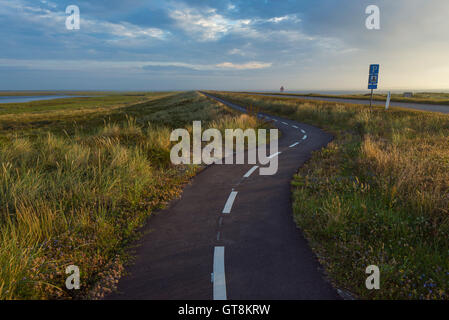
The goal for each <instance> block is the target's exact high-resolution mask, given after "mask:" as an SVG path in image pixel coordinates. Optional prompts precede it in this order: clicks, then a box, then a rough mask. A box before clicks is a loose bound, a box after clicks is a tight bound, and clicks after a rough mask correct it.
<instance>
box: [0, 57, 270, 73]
mask: <svg viewBox="0 0 449 320" xmlns="http://www.w3.org/2000/svg"><path fill="white" fill-rule="evenodd" d="M0 67H10V68H21V69H23V68H25V69H29V70H46V71H83V70H84V71H96V70H97V71H98V70H102V71H113V70H127V71H133V72H138V71H141V70H175V69H180V70H181V69H182V70H186V69H190V70H194V71H195V70H196V71H216V70H254V69H263V68H268V67H271V63H264V62H257V61H252V62H247V63H242V64H235V63H232V62H222V63H218V64H191V63H185V62H179V61H104V60H31V59H28V60H25V59H1V58H0Z"/></svg>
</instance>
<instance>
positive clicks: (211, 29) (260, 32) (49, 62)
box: [0, 0, 449, 90]
mask: <svg viewBox="0 0 449 320" xmlns="http://www.w3.org/2000/svg"><path fill="white" fill-rule="evenodd" d="M72 4H73V5H77V6H79V8H80V10H81V29H80V30H67V29H66V27H65V20H66V14H65V9H66V7H67V6H68V5H72ZM370 4H375V5H378V6H379V7H380V10H381V30H378V31H376V30H367V29H366V28H365V19H366V17H367V15H366V14H365V8H366V7H367V6H368V5H370ZM0 48H1V49H0V90H15V89H17V90H26V89H29V90H47V89H48V90H51V89H74V90H75V89H79V90H101V89H111V90H172V89H224V90H277V89H278V88H279V87H280V86H281V85H284V86H285V87H286V88H287V89H288V90H309V89H341V90H345V89H346V90H352V89H354V90H364V89H366V86H367V83H366V82H367V79H368V74H367V73H368V66H369V64H370V63H379V64H380V65H381V73H380V87H379V88H380V89H383V90H388V89H392V90H394V89H449V1H448V0H394V1H392V0H377V1H376V0H368V1H366V0H361V1H360V0H313V1H304V0H235V1H231V0H229V1H228V0H202V1H201V0H185V1H178V0H173V1H170V0H169V1H155V0H151V1H149V0H127V1H123V0H91V1H87V0H68V1H65V0H52V1H50V0H48V1H45V0H0Z"/></svg>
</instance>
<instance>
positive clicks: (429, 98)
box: [244, 92, 449, 105]
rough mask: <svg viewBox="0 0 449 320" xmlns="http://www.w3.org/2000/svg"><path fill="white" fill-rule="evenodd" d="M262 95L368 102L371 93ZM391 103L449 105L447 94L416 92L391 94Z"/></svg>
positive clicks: (382, 96) (379, 96)
mask: <svg viewBox="0 0 449 320" xmlns="http://www.w3.org/2000/svg"><path fill="white" fill-rule="evenodd" d="M244 93H247V94H251V93H250V92H244ZM260 93H263V94H270V95H278V96H282V95H289V96H298V98H301V97H304V98H307V97H317V98H319V97H323V98H339V99H355V100H370V99H371V93H366V94H339V95H329V94H315V93H309V94H298V93H279V92H274V93H269V92H260ZM386 99H387V95H386V94H374V95H373V100H377V101H386ZM391 101H394V102H409V103H422V104H436V105H449V93H437V92H417V93H414V94H413V97H411V98H406V97H403V95H402V94H396V93H394V94H392V95H391Z"/></svg>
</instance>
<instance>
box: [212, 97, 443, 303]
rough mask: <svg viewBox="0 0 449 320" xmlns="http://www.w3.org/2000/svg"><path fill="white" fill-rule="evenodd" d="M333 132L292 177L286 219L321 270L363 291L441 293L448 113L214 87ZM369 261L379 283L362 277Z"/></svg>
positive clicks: (377, 294) (370, 294)
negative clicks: (291, 218) (371, 286)
mask: <svg viewBox="0 0 449 320" xmlns="http://www.w3.org/2000/svg"><path fill="white" fill-rule="evenodd" d="M219 95H220V96H221V97H222V98H226V99H228V100H231V101H233V102H235V103H240V104H243V105H250V104H252V105H253V106H257V107H260V108H261V109H262V110H264V111H265V112H267V113H272V114H276V115H279V116H283V117H287V118H291V119H294V120H297V121H300V122H303V123H309V124H312V125H316V126H319V127H321V128H325V129H327V130H329V131H331V132H333V133H334V135H335V140H334V141H333V142H332V143H331V144H330V145H329V146H328V147H327V148H324V149H323V150H321V151H317V152H315V153H314V155H313V158H312V161H310V162H308V163H307V164H306V165H305V166H304V167H302V168H301V169H300V171H299V173H298V174H297V175H296V176H295V177H294V180H293V182H292V192H293V207H294V214H295V220H296V222H297V224H298V226H299V227H300V228H301V229H302V230H303V231H304V232H305V234H306V236H307V237H308V239H309V241H310V244H311V246H312V248H313V249H314V250H315V252H316V253H317V255H318V257H319V258H320V260H321V263H322V264H323V265H324V266H325V268H326V269H327V271H328V273H329V274H330V276H331V278H332V279H333V280H334V281H335V283H336V284H337V286H339V287H340V288H345V289H348V290H349V291H351V292H353V293H354V294H355V295H356V296H358V297H361V298H365V299H448V298H449V211H448V208H449V117H448V116H447V115H442V114H437V113H426V112H420V111H408V110H401V109H396V108H394V109H392V110H390V111H388V112H385V111H383V110H382V109H381V108H375V109H374V110H373V111H372V112H370V111H369V110H368V108H367V107H364V106H354V105H350V104H347V105H344V104H339V103H331V102H304V101H302V102H301V101H294V100H288V101H286V100H285V99H277V98H270V97H260V96H250V95H244V94H230V93H222V94H219ZM369 265H377V266H378V267H379V268H380V272H381V288H380V290H374V291H370V290H367V289H366V287H365V280H366V278H367V275H366V274H365V269H366V267H367V266H369Z"/></svg>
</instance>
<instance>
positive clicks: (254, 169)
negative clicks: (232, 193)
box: [243, 166, 259, 178]
mask: <svg viewBox="0 0 449 320" xmlns="http://www.w3.org/2000/svg"><path fill="white" fill-rule="evenodd" d="M257 168H259V166H254V167H252V168H251V169H249V171H248V172H247V173H246V174H245V175H244V176H243V178H249V176H250V175H252V174H253V172H254V171H256V170H257Z"/></svg>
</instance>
